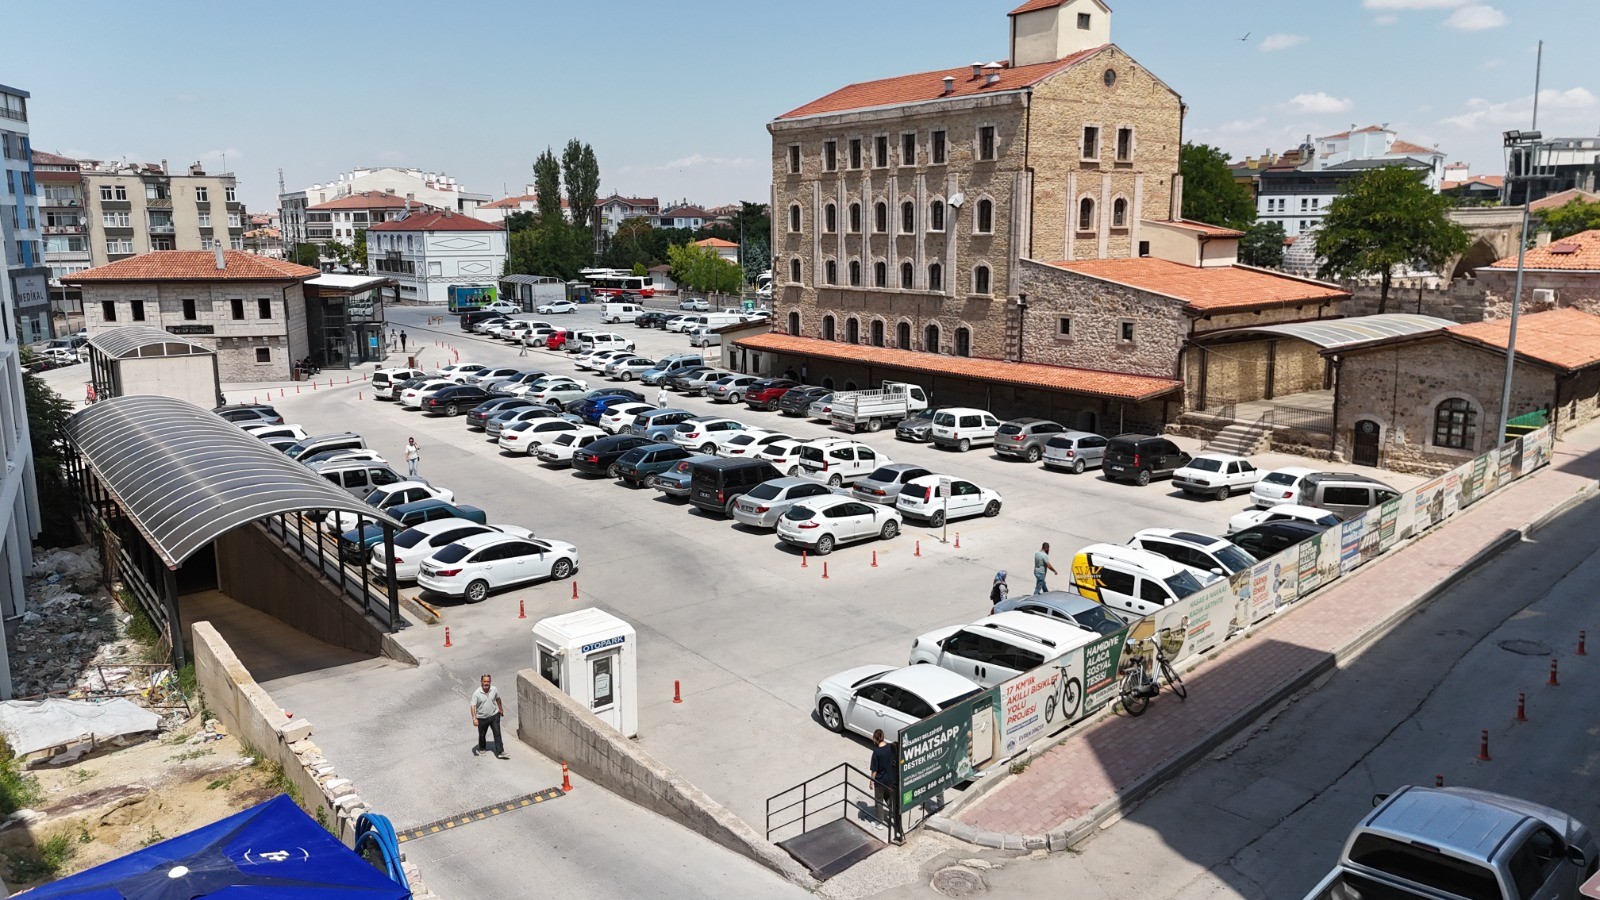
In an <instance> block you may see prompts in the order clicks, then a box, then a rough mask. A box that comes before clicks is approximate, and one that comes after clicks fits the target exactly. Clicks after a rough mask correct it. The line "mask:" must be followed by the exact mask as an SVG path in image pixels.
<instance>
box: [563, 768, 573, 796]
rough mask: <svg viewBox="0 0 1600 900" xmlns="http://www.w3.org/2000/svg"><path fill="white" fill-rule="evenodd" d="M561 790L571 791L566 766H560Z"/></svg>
mask: <svg viewBox="0 0 1600 900" xmlns="http://www.w3.org/2000/svg"><path fill="white" fill-rule="evenodd" d="M561 790H562V791H570V790H572V775H571V774H570V773H569V772H568V771H567V764H566V763H562V764H561Z"/></svg>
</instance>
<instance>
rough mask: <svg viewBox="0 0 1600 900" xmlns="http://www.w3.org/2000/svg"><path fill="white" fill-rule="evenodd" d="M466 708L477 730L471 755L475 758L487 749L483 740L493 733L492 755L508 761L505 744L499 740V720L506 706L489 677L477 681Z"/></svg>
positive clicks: (498, 690)
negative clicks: (475, 741)
mask: <svg viewBox="0 0 1600 900" xmlns="http://www.w3.org/2000/svg"><path fill="white" fill-rule="evenodd" d="M468 706H469V707H471V709H472V724H473V725H475V726H477V728H478V746H476V747H474V748H473V750H472V755H473V756H477V755H478V754H479V753H482V752H483V751H485V750H487V749H489V748H488V747H487V746H485V745H484V738H485V737H487V736H488V733H489V732H490V731H493V732H494V755H495V756H498V757H499V758H501V759H510V758H511V757H509V756H506V748H505V744H504V743H502V742H501V740H500V719H501V718H502V717H504V716H505V714H506V706H505V704H504V703H502V702H500V689H499V688H497V687H495V686H494V685H493V684H491V683H490V679H489V676H487V675H485V676H483V677H482V678H480V679H478V689H477V690H476V691H473V692H472V700H471V702H470V703H468Z"/></svg>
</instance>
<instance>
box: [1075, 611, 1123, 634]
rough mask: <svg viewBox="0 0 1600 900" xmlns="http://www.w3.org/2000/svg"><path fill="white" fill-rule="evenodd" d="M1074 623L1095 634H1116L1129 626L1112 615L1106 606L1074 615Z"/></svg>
mask: <svg viewBox="0 0 1600 900" xmlns="http://www.w3.org/2000/svg"><path fill="white" fill-rule="evenodd" d="M1072 621H1074V622H1077V623H1078V624H1079V625H1082V626H1083V627H1084V628H1087V629H1089V630H1090V631H1093V632H1094V633H1095V634H1116V633H1117V632H1118V631H1121V630H1122V629H1123V628H1124V627H1126V625H1127V623H1125V622H1123V621H1122V620H1121V619H1119V618H1117V617H1116V616H1114V615H1112V614H1111V612H1110V611H1109V610H1107V609H1106V608H1105V607H1104V606H1099V605H1095V606H1092V607H1090V608H1089V609H1085V610H1080V611H1078V612H1075V613H1073V614H1072Z"/></svg>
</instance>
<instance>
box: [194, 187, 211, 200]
mask: <svg viewBox="0 0 1600 900" xmlns="http://www.w3.org/2000/svg"><path fill="white" fill-rule="evenodd" d="M194 200H195V202H196V203H207V202H210V200H211V189H210V188H206V187H197V188H195V189H194Z"/></svg>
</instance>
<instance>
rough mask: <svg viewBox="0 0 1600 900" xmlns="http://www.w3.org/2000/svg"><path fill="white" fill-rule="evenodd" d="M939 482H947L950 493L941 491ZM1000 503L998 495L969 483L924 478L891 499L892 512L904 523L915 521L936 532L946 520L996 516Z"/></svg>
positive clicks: (934, 476)
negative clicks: (917, 520)
mask: <svg viewBox="0 0 1600 900" xmlns="http://www.w3.org/2000/svg"><path fill="white" fill-rule="evenodd" d="M940 482H948V483H949V485H950V489H949V490H948V491H945V490H942V489H941V488H940ZM946 495H948V496H946ZM1000 503H1001V500H1000V495H999V494H998V493H996V492H994V491H991V490H989V489H988V488H984V487H978V486H977V485H975V484H973V483H972V482H970V481H965V480H963V479H960V478H949V477H946V476H942V475H924V476H922V477H921V478H913V479H911V480H910V481H908V482H906V483H905V486H904V487H902V488H901V489H900V493H899V495H897V496H896V497H895V499H894V508H895V509H898V510H900V514H901V515H903V516H905V517H906V518H908V519H919V520H921V521H924V522H927V523H928V524H929V525H931V526H932V527H934V528H938V527H939V526H941V525H943V524H944V523H945V521H946V520H947V519H965V518H967V517H969V516H988V517H990V518H993V517H995V516H998V515H1000Z"/></svg>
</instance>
